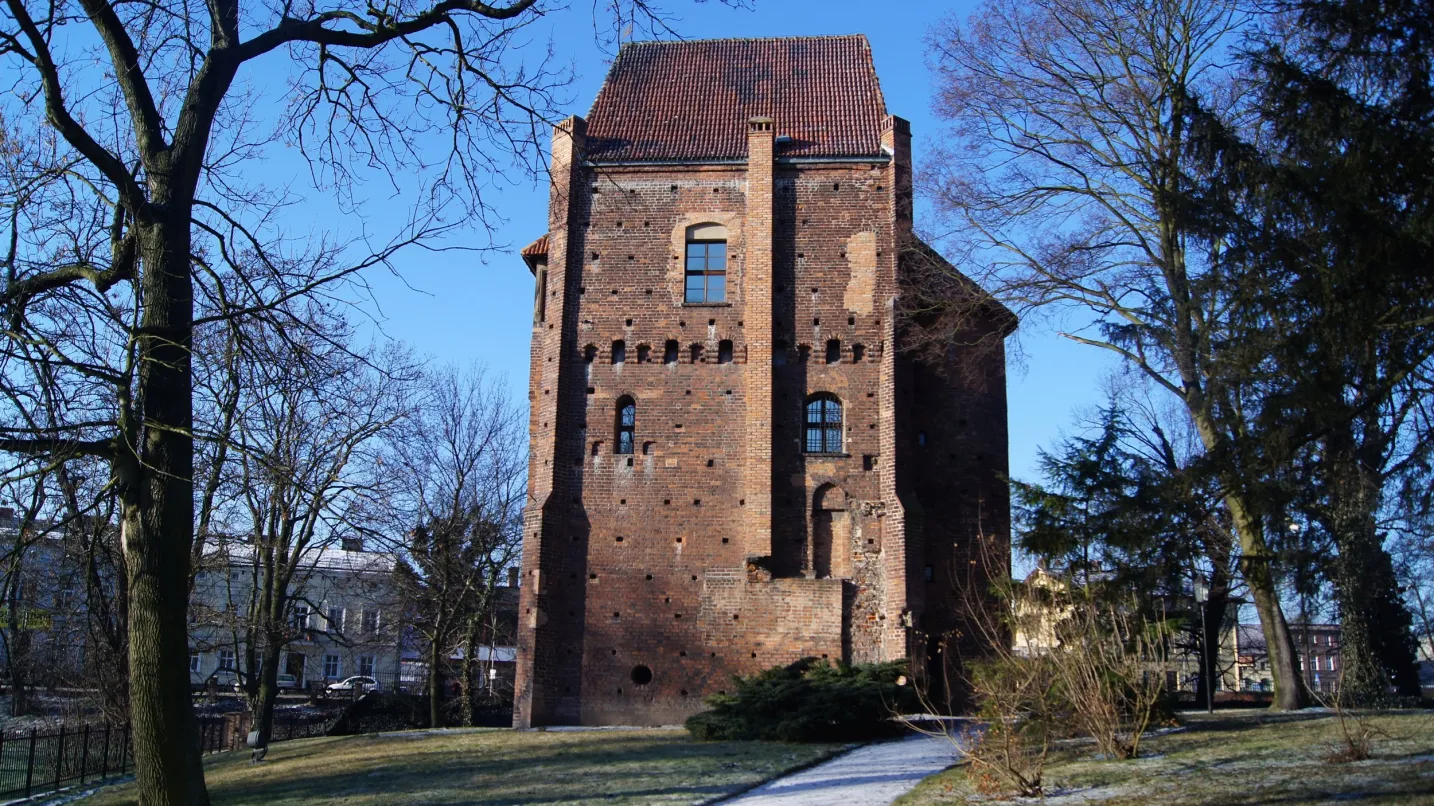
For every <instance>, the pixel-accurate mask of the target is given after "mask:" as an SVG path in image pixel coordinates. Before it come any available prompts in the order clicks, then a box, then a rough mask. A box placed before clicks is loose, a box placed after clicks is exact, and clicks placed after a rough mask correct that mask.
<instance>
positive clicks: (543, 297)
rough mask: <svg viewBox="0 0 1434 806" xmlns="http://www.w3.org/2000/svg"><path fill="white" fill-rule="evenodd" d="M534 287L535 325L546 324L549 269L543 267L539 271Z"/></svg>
mask: <svg viewBox="0 0 1434 806" xmlns="http://www.w3.org/2000/svg"><path fill="white" fill-rule="evenodd" d="M536 274H537V276H536V277H535V278H534V280H535V281H536V282H535V283H534V285H535V286H536V290H535V291H534V293H533V296H534V300H533V324H535V325H536V324H540V323H542V322H546V321H547V319H548V268H547V267H546V266H543V267H541V268H539V269H538V271H537V273H536Z"/></svg>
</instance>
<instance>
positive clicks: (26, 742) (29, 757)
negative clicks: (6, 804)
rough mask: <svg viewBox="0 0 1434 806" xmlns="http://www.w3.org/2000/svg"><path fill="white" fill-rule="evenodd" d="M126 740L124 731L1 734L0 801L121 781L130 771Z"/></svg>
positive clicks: (67, 729)
mask: <svg viewBox="0 0 1434 806" xmlns="http://www.w3.org/2000/svg"><path fill="white" fill-rule="evenodd" d="M129 739H130V735H129V726H128V725H123V726H113V725H89V724H86V725H83V726H81V727H79V728H74V727H66V726H65V725H63V724H62V725H60V727H59V728H58V729H56V730H53V731H46V732H40V731H38V730H36V729H34V728H32V729H30V731H29V732H28V733H9V734H7V733H5V732H3V731H0V798H12V797H29V796H30V795H33V794H36V793H38V792H49V791H52V790H56V789H60V788H62V787H67V786H72V785H76V784H83V783H84V782H86V781H93V780H96V779H99V778H107V777H109V776H111V775H122V774H124V773H126V772H128V771H129V770H130V769H131V768H132V767H133V766H134V755H133V754H132V752H131V750H130V741H129Z"/></svg>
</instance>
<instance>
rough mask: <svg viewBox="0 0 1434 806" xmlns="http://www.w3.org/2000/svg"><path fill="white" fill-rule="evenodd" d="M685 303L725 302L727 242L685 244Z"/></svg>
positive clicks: (692, 242) (690, 242) (691, 242)
mask: <svg viewBox="0 0 1434 806" xmlns="http://www.w3.org/2000/svg"><path fill="white" fill-rule="evenodd" d="M686 276H687V285H686V294H685V296H684V300H685V301H686V302H726V301H727V242H726V241H689V242H688V243H687V272H686Z"/></svg>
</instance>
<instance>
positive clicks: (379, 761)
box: [82, 728, 836, 806]
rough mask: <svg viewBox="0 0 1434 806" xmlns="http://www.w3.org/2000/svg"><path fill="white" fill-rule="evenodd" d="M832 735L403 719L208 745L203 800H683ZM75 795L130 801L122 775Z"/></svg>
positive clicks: (763, 775) (722, 789) (761, 775)
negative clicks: (448, 724) (810, 737)
mask: <svg viewBox="0 0 1434 806" xmlns="http://www.w3.org/2000/svg"><path fill="white" fill-rule="evenodd" d="M835 749H836V747H835V746H832V745H785V744H771V743H764V742H695V741H693V740H692V739H691V738H690V737H689V736H688V735H687V732H686V731H681V730H660V729H651V730H595V731H513V730H508V729H500V728H491V729H483V728H478V729H467V730H443V731H410V732H404V733H384V734H369V735H367V736H345V737H330V738H322V739H301V740H296V741H292V742H280V743H277V744H274V745H272V746H271V747H270V749H269V757H268V759H267V760H265V761H264V762H261V763H260V764H257V765H251V764H250V763H249V755H248V753H225V754H221V755H216V756H211V757H210V758H209V759H208V761H207V763H206V765H205V777H206V780H207V781H208V782H209V793H210V796H211V798H212V801H213V803H214V804H215V806H239V805H240V804H255V806H329V804H340V803H342V804H344V806H391V804H397V803H403V804H431V805H432V806H439V804H443V805H444V806H458V804H465V805H466V804H475V805H476V804H499V803H503V804H537V803H564V804H578V803H603V804H639V803H640V804H679V803H681V804H690V803H699V802H701V801H704V800H707V799H709V798H712V797H715V796H717V795H721V794H724V793H728V792H734V791H737V790H739V789H743V788H745V787H747V786H750V785H752V784H754V783H757V782H759V781H763V780H766V779H768V778H771V777H773V776H774V775H776V774H778V773H780V772H782V771H784V770H787V769H790V768H792V767H796V766H800V765H803V764H805V763H807V762H810V761H813V760H815V759H818V758H820V757H823V756H825V755H827V754H830V753H831V752H833V751H834V750H835ZM82 803H83V804H84V806H119V805H120V804H133V803H135V797H134V794H133V789H132V787H131V786H129V785H125V786H119V787H113V788H109V789H105V790H102V791H101V792H99V793H97V794H96V795H94V796H92V797H90V798H86V799H85V800H83V801H82Z"/></svg>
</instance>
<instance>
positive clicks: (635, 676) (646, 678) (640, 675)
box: [632, 666, 652, 686]
mask: <svg viewBox="0 0 1434 806" xmlns="http://www.w3.org/2000/svg"><path fill="white" fill-rule="evenodd" d="M632 682H634V683H636V684H637V685H639V686H645V685H647V684H648V683H651V682H652V670H651V669H649V668H647V667H646V666H634V667H632Z"/></svg>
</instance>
